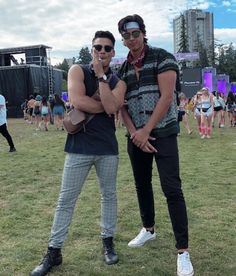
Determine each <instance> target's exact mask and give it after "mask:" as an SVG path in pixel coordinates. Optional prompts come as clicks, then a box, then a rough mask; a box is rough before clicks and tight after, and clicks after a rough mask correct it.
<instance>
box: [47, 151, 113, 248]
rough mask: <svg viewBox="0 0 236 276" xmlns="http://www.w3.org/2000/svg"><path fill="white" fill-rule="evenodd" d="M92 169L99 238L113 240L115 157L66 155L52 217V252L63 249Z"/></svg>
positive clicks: (50, 241)
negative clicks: (97, 190)
mask: <svg viewBox="0 0 236 276" xmlns="http://www.w3.org/2000/svg"><path fill="white" fill-rule="evenodd" d="M93 165H94V166H95V169H96V174H97V177H98V182H99V185H100V191H101V223H100V225H101V237H102V238H106V237H112V236H114V232H115V228H116V220H117V197H116V177H117V169H118V155H102V156H101V155H83V154H71V153H69V154H67V155H66V159H65V164H64V171H63V176H62V185H61V191H60V195H59V199H58V204H57V207H56V211H55V215H54V221H53V226H52V229H51V237H50V239H49V246H52V247H55V248H61V247H62V246H63V243H64V241H65V238H66V235H67V232H68V227H69V225H70V223H71V220H72V215H73V211H74V207H75V204H76V201H77V199H78V196H79V194H80V193H81V190H82V187H83V185H84V183H85V180H86V177H87V176H88V173H89V171H90V169H91V167H92V166H93ZM91 200H92V199H91Z"/></svg>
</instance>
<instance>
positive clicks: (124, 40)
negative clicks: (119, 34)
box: [122, 38, 126, 46]
mask: <svg viewBox="0 0 236 276" xmlns="http://www.w3.org/2000/svg"><path fill="white" fill-rule="evenodd" d="M122 42H123V45H124V46H126V43H125V40H124V38H122Z"/></svg>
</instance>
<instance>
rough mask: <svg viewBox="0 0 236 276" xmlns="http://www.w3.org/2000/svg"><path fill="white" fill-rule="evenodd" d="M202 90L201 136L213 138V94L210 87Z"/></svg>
mask: <svg viewBox="0 0 236 276" xmlns="http://www.w3.org/2000/svg"><path fill="white" fill-rule="evenodd" d="M200 92H201V93H202V96H201V132H202V136H201V138H202V139H204V138H208V139H209V138H211V134H212V133H211V132H212V116H213V94H212V93H210V92H209V89H208V88H206V87H203V88H202V89H201V90H200Z"/></svg>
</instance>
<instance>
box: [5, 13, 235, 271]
mask: <svg viewBox="0 0 236 276" xmlns="http://www.w3.org/2000/svg"><path fill="white" fill-rule="evenodd" d="M118 31H119V33H120V35H121V37H122V40H123V44H124V46H125V47H127V48H128V50H129V52H128V56H127V59H126V61H125V62H124V63H123V64H122V66H121V68H120V70H119V72H118V76H117V75H116V74H114V73H113V72H112V70H111V68H110V62H111V59H112V57H114V55H115V50H114V47H115V38H114V36H113V34H112V33H110V32H109V31H97V32H96V33H95V35H94V37H93V39H92V50H91V53H92V62H91V64H89V65H87V66H85V65H79V64H76V65H73V66H72V67H71V68H70V70H69V73H68V93H69V98H70V103H71V104H72V105H73V106H74V107H75V108H78V109H80V110H82V111H84V112H87V113H92V114H94V117H93V119H92V120H90V121H89V123H88V124H87V125H86V131H85V130H82V131H80V132H77V133H76V134H68V135H67V138H66V143H65V152H66V157H65V162H64V169H63V175H62V181H61V190H60V194H59V197H58V202H57V207H56V210H55V214H54V220H53V224H52V228H51V233H50V236H49V240H48V247H47V251H46V254H45V256H44V258H43V260H42V261H41V262H40V264H39V265H38V266H36V267H35V268H34V269H33V270H32V272H31V274H30V275H31V276H43V275H47V274H48V272H50V271H51V269H52V268H53V267H55V266H58V265H60V264H61V263H62V260H63V259H62V251H61V249H62V247H63V245H64V242H65V239H66V237H67V234H68V231H69V226H70V224H71V222H72V215H73V212H74V208H75V205H76V201H77V199H78V197H79V195H80V193H81V191H82V188H83V186H84V183H85V181H86V178H87V176H88V174H89V171H90V170H91V168H92V166H94V167H95V169H96V174H97V179H98V182H99V187H100V194H101V221H100V226H101V232H100V237H101V241H102V242H101V244H102V247H103V259H104V262H105V264H107V265H113V264H116V263H117V262H118V261H119V258H118V254H117V253H116V251H115V247H114V238H115V232H116V222H117V196H116V182H117V171H118V161H119V152H118V149H119V148H118V141H117V138H116V135H115V130H116V126H118V125H119V123H120V120H121V119H122V124H124V126H125V127H126V129H127V152H128V156H129V159H130V163H131V167H132V173H133V177H134V184H135V190H136V193H137V200H138V204H139V213H140V225H141V227H140V228H141V230H140V231H139V233H138V234H137V235H136V236H135V237H134V238H133V239H131V240H130V241H129V242H128V246H129V247H131V248H134V247H136V248H137V247H141V246H144V245H145V244H146V243H147V242H152V241H153V240H155V239H156V237H158V233H157V232H156V227H155V224H156V221H155V202H154V194H153V188H152V177H153V175H152V169H153V163H154V162H155V165H156V167H157V169H158V173H159V179H160V185H161V188H162V190H163V193H164V196H165V197H166V202H167V206H168V211H169V215H170V221H171V224H172V228H173V234H174V237H175V247H176V255H177V275H178V276H192V275H194V269H193V265H192V262H191V260H190V253H189V231H188V228H189V226H188V216H187V208H186V202H185V197H184V193H183V189H182V182H181V178H180V171H179V167H180V166H179V155H178V143H177V135H178V133H179V132H180V128H179V125H178V122H179V123H180V122H181V121H183V123H184V127H185V128H186V130H187V133H188V134H189V135H191V134H192V132H193V130H192V128H191V127H190V123H189V119H188V116H189V114H190V112H193V114H194V117H195V119H196V120H197V128H198V133H199V135H200V137H201V138H210V137H211V135H212V127H215V126H216V121H217V125H218V126H219V127H221V128H222V127H224V126H226V123H227V120H226V115H225V114H226V113H227V114H228V120H229V122H228V123H229V125H230V126H231V127H232V126H235V113H236V103H235V96H234V94H233V93H231V92H230V93H229V95H228V97H227V99H226V100H225V99H224V98H225V97H223V96H222V95H221V94H220V93H217V92H216V93H210V92H209V89H208V88H202V89H201V90H200V91H198V92H197V93H196V95H195V96H194V97H193V98H192V99H188V98H187V97H186V95H184V93H179V95H178V96H177V99H178V101H176V94H175V89H176V83H177V78H178V75H179V68H178V63H177V61H176V59H175V57H174V56H173V55H172V54H171V53H169V52H167V51H166V50H164V49H161V48H156V47H152V46H151V45H149V44H148V43H147V40H148V39H147V37H146V27H145V24H144V21H143V19H142V18H141V17H140V16H139V15H136V14H135V15H128V16H126V17H124V18H122V19H121V20H120V21H119V22H118ZM97 91H99V97H98V98H96V99H95V98H93V97H92V96H93V94H95V93H97ZM0 99H1V98H0ZM177 102H178V105H177ZM67 106H69V105H68V103H65V102H64V101H63V100H62V99H61V97H60V96H59V95H54V96H53V97H49V98H47V97H45V96H40V95H37V96H36V97H33V96H30V98H29V99H28V100H26V101H25V102H24V103H23V105H22V109H23V111H24V116H25V120H26V121H27V122H29V123H30V124H35V127H36V130H40V129H41V130H45V131H48V125H49V123H50V122H51V123H53V124H54V126H55V128H56V129H58V130H61V129H62V130H63V125H62V120H63V116H64V113H65V110H66V108H67ZM0 107H1V102H0ZM177 111H178V112H177ZM177 114H178V116H177ZM115 118H116V120H117V121H116V122H115ZM118 120H119V121H118ZM116 123H117V124H116ZM88 235H89V234H88Z"/></svg>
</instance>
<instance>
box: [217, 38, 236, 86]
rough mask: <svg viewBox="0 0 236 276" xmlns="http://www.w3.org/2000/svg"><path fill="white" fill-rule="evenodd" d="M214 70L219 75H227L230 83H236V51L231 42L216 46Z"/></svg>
mask: <svg viewBox="0 0 236 276" xmlns="http://www.w3.org/2000/svg"><path fill="white" fill-rule="evenodd" d="M216 69H217V72H218V73H219V74H226V75H229V78H230V82H233V81H236V49H235V47H234V46H233V43H232V42H231V43H230V44H229V45H225V44H220V45H219V46H218V49H217V53H216Z"/></svg>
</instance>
